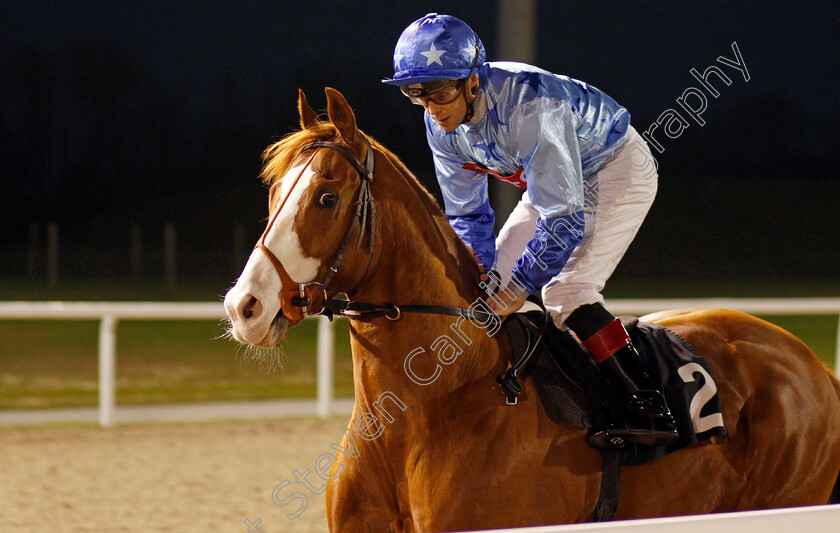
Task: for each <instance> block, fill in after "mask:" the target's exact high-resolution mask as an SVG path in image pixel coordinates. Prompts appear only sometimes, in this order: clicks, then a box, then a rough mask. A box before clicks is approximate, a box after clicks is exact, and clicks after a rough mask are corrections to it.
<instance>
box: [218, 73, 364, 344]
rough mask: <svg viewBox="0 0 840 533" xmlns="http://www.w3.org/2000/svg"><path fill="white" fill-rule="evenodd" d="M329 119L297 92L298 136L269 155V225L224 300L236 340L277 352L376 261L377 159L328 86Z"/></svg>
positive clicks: (266, 179) (264, 175)
mask: <svg viewBox="0 0 840 533" xmlns="http://www.w3.org/2000/svg"><path fill="white" fill-rule="evenodd" d="M326 95H327V114H328V121H321V120H319V119H318V117H317V115H316V114H315V112H314V111H313V110H312V108H311V107H310V106H309V104H308V103H307V100H306V96H305V95H304V94H303V92H302V91H300V92H299V98H298V110H299V112H300V124H301V130H300V131H297V132H295V133H292V134H290V135H289V136H287V137H285V138H284V139H282V140H280V141H279V142H277V143H275V144H273V145H271V146H269V147H268V148H267V149H266V150H265V152H264V153H263V163H264V165H263V170H262V178H263V181H264V182H265V183H266V185H267V186H268V187H269V197H268V207H269V218H268V223H267V225H266V228H265V231H264V232H263V235H262V236H261V237H260V240H259V241H258V242H257V245H256V247H255V248H254V250H253V252H252V253H251V256H250V258H249V259H248V262H247V264H246V265H245V269H244V270H243V271H242V274H241V275H240V277H239V279H238V280H237V282H236V284H235V285H234V286H233V288H231V289H230V290H229V291H228V293H227V295H226V296H225V309H226V311H227V315H228V317H229V319H230V324H231V328H230V335H231V336H232V337H233V338H234V339H236V340H237V341H239V342H242V343H245V344H251V345H255V346H258V347H262V348H273V347H276V346H280V345H281V344H282V343H283V342H284V340H285V336H286V332H287V331H288V329H289V327H291V326H294V325H295V324H297V323H298V322H300V321H301V320H302V319H303V318H306V316H307V315H308V314H314V313H317V312H318V311H319V310H320V307H319V306H320V305H321V304H322V302H323V301H324V300H325V299H326V298H329V297H330V296H331V295H334V294H340V293H346V292H348V291H350V290H352V289H353V288H354V287H357V286H359V285H360V284H361V283H362V282H363V280H364V278H365V275H366V274H367V272H368V270H369V268H370V265H371V261H372V260H373V255H374V246H373V243H374V240H375V238H376V237H375V233H376V227H375V224H374V220H375V218H376V214H375V211H374V208H373V203H372V200H371V197H370V184H371V181H372V180H373V158H374V152H373V148H372V146H371V144H370V141H368V139H367V138H366V137H365V136H364V135H363V134H362V133H361V132H360V131H359V130H358V128H357V127H356V118H355V116H354V114H353V111H352V110H351V109H350V106H349V105H348V104H347V101H346V100H345V98H344V96H342V95H341V93H339V92H338V91H336V90H334V89H331V88H327V89H326Z"/></svg>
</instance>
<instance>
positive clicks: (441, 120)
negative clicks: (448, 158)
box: [403, 74, 478, 131]
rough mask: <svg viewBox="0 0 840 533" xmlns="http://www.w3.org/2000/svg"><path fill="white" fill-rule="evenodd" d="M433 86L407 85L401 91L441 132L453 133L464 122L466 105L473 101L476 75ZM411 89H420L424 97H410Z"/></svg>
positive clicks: (476, 83)
mask: <svg viewBox="0 0 840 533" xmlns="http://www.w3.org/2000/svg"><path fill="white" fill-rule="evenodd" d="M434 85H437V86H436V87H435V86H434ZM434 85H433V84H422V83H421V84H416V85H409V86H408V87H406V88H405V89H403V93H405V94H406V96H409V97H410V98H411V101H412V102H413V103H415V104H417V105H422V106H423V108H424V109H425V110H426V113H428V114H429V116H430V117H432V119H434V121H435V122H437V124H438V126H440V127H441V129H442V130H443V131H454V130H455V128H457V127H458V126H460V125H461V123H463V122H464V117H465V116H466V115H467V104H468V103H472V102H473V101H475V95H476V94H477V90H476V89H477V87H478V75H477V74H473V75H472V76H470V77H469V78H468V79H463V80H451V81H445V82H444V83H443V84H441V83H440V82H437V83H435V84H434ZM412 89H420V90H421V91H422V94H423V95H424V96H420V97H412V95H411V91H412ZM444 93H446V94H444Z"/></svg>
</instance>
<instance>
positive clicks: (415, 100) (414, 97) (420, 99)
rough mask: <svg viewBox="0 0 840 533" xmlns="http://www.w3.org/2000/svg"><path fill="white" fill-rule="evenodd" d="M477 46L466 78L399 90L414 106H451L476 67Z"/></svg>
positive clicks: (403, 86) (403, 87)
mask: <svg viewBox="0 0 840 533" xmlns="http://www.w3.org/2000/svg"><path fill="white" fill-rule="evenodd" d="M479 51H480V50H479V48H478V44H476V45H475V57H473V62H472V65H470V72H469V74H467V77H466V78H461V79H458V80H437V81H429V82H426V83H423V84H421V86H420V87H409V86H407V85H402V86H400V90H401V91H402V93H403V94H404V95H406V96H407V97H409V98H410V99H411V103H412V104H414V105H422V106H425V105H426V104H428V103H429V102H432V103H434V104H437V105H446V104H451V103H452V102H454V101H455V99H456V98H458V95H459V94H460V93H461V89H462V88H463V87H464V84H465V83H467V80H468V79H470V76H472V73H473V70H475V67H476V65H478V53H479Z"/></svg>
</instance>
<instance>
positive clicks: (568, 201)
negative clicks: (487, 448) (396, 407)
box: [382, 13, 678, 448]
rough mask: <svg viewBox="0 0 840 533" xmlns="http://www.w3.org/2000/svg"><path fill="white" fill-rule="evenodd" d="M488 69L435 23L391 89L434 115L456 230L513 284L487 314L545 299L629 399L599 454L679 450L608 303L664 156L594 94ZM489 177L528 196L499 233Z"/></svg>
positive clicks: (410, 30) (545, 75) (572, 83)
mask: <svg viewBox="0 0 840 533" xmlns="http://www.w3.org/2000/svg"><path fill="white" fill-rule="evenodd" d="M485 59H486V56H485V51H484V45H483V44H482V42H481V40H480V39H479V38H478V35H476V34H475V32H473V30H472V29H471V28H470V27H469V26H467V24H466V23H464V22H463V21H461V20H459V19H457V18H455V17H452V16H449V15H438V14H436V13H430V14H428V15H426V16H425V17H423V18H421V19H418V20H416V21H415V22H413V23H412V24H411V25H410V26H408V27H407V28H406V29H405V31H403V33H402V35H400V38H399V40H398V41H397V45H396V47H395V49H394V77H393V78H389V79H385V80H382V83H385V84H389V85H397V86H399V87H400V90H401V91H402V93H403V94H404V95H405V96H407V97H408V98H409V99H410V100H411V102H412V103H414V104H417V105H421V106H423V108H424V109H425V110H426V113H425V114H424V120H425V124H426V138H427V140H428V143H429V147H430V148H431V151H432V156H433V159H434V165H435V172H436V174H437V179H438V182H439V183H440V188H441V192H442V193H443V200H444V207H445V211H446V215H447V217H448V219H449V222H450V224H451V225H452V227H453V228H454V229H455V231H456V233H457V234H458V235H459V236H460V237H461V238H462V239H463V240H464V241H465V242H466V243H467V244H468V245H469V246H470V247H471V248H472V250H473V252H474V253H475V255H476V257H477V259H478V261H479V263H480V264H481V266H482V268H483V269H485V270H486V271H492V273H493V274H495V275H491V276H490V278H489V279H496V280H499V282H500V283H501V285H502V290H501V291H500V293H499V294H496V295H494V296H493V297H491V298H489V299H488V304H489V305H490V306H491V307H492V308H493V310H494V311H496V312H497V313H499V314H500V315H501V316H506V315H508V314H510V313H513V312H515V311H516V310H517V309H519V308H520V307H521V306H522V305H523V304H524V302H525V298H526V297H527V295H528V293H534V292H541V295H542V299H543V303H544V304H545V307H546V309H547V310H548V311H549V313H550V314H551V317H552V320H553V321H554V323H555V324H556V325H557V327H559V328H561V329H564V328H569V329H571V330H572V331H573V332H574V333H575V335H576V336H577V337H578V338H579V339H580V340H581V341H582V344H583V346H584V347H585V348H586V349H587V350H588V352H589V353H590V354H591V355H592V357H593V358H594V359H595V361H596V362H597V363H598V368H599V369H600V370H601V373H602V375H603V376H604V377H605V378H606V380H607V381H608V382H609V383H610V385H611V386H613V387H615V388H616V389H617V391H618V392H619V393H620V394H621V395H622V396H623V397H625V398H627V401H626V405H625V406H624V408H623V409H618V410H620V411H623V412H624V413H625V415H624V416H621V417H620V419H618V418H617V417H613V420H612V421H611V422H609V423H608V424H606V426H605V427H603V428H596V429H593V430H591V431H590V435H589V437H588V440H589V442H590V444H591V445H593V446H595V447H598V448H609V447H611V446H621V445H623V442H636V443H641V444H648V445H656V446H660V445H666V446H667V445H669V444H673V443H674V442H675V441H676V440H677V438H678V436H677V431H676V424H675V422H674V419H673V417H672V416H671V413H670V411H669V409H668V406H667V405H666V403H665V399H664V397H663V395H662V393H661V392H659V391H658V390H656V389H655V387H654V386H653V385H652V384H651V380H650V378H649V376H647V374H646V372H645V370H644V369H643V367H642V363H641V361H640V359H639V357H638V353H637V352H636V350H635V348H634V347H633V344H632V342H631V340H630V337H629V336H628V334H627V332H626V331H625V329H624V327H623V326H622V325H621V322H619V320H618V319H617V318H615V317H614V316H613V315H612V314H611V313H610V312H609V311H607V309H606V308H605V307H604V297H603V296H602V295H601V291H602V290H603V287H604V284H605V283H606V281H607V279H608V278H609V276H610V275H611V274H612V272H613V270H614V269H615V267H616V265H617V264H618V262H619V260H620V259H621V257H622V256H623V255H624V252H625V251H626V250H627V247H628V246H629V244H630V242H631V241H632V240H633V238H634V237H635V235H636V232H637V231H638V229H639V226H641V224H642V221H643V220H644V218H645V215H646V214H647V211H648V209H649V208H650V205H651V203H652V202H653V198H654V196H655V194H656V186H657V174H656V163H655V160H654V159H653V157H652V156H651V154H650V150H649V149H648V146H647V144H646V143H645V142H644V140H643V139H642V138H641V137H640V136H639V135H638V134H637V133H636V131H635V130H634V129H633V127H632V126H631V125H630V114H629V113H628V112H627V110H626V109H624V108H623V107H621V106H619V105H618V104H617V103H616V102H615V101H614V100H613V99H612V98H610V97H609V96H607V95H606V94H604V93H603V92H601V91H600V90H598V89H596V88H595V87H592V86H591V85H587V84H586V83H584V82H581V81H578V80H575V79H572V78H569V77H566V76H562V75H559V74H552V73H550V72H547V71H545V70H542V69H539V68H536V67H533V66H531V65H527V64H523V63H513V62H485ZM488 175H491V176H493V177H495V178H498V179H501V180H503V181H506V182H507V183H510V184H511V185H513V186H515V187H518V188H519V189H522V190H524V193H523V194H522V198H521V200H520V201H519V203H518V205H517V206H516V208H515V209H514V210H513V212H512V213H511V215H510V217H509V218H508V220H507V221H506V222H505V224H504V226H503V227H502V229H501V231H500V232H499V235H498V237H496V235H495V234H494V231H493V224H494V214H493V210H492V209H491V207H490V203H489V201H488V194H487V176H488ZM496 273H498V274H496ZM485 279H488V277H487V276H485ZM485 286H486V285H485ZM502 294H504V295H506V297H507V299H508V302H507V303H505V302H503V301H502V300H501V298H500V295H502Z"/></svg>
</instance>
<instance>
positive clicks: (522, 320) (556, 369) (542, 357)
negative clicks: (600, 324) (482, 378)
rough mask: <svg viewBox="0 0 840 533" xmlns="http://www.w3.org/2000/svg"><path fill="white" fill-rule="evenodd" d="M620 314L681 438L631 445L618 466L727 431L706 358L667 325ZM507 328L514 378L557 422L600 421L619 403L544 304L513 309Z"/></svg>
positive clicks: (585, 425) (594, 423) (595, 423)
mask: <svg viewBox="0 0 840 533" xmlns="http://www.w3.org/2000/svg"><path fill="white" fill-rule="evenodd" d="M620 318H621V322H622V324H623V325H624V327H625V329H626V330H627V332H628V333H629V335H630V338H631V339H632V341H633V344H634V346H635V347H636V349H637V350H638V352H639V356H640V358H641V360H642V363H643V364H644V366H645V367H646V370H647V371H648V373H649V374H650V376H651V378H652V379H653V380H654V382H655V383H656V384H657V385H659V386H660V389H659V390H661V391H662V392H663V394H664V395H665V398H666V401H667V402H668V405H669V407H670V409H671V412H672V414H673V416H674V418H675V420H676V422H677V428H678V430H679V433H680V439H679V441H677V442H676V443H675V444H674V445H672V446H669V447H668V448H651V447H649V446H641V445H629V446H628V447H627V448H626V449H624V450H622V451H621V452H619V453H620V463H621V465H639V464H644V463H646V462H649V461H652V460H654V459H658V458H660V457H663V456H664V455H666V454H669V453H672V452H674V451H677V450H679V449H682V448H684V447H686V446H690V445H692V444H695V443H697V442H700V441H702V440H706V439H710V438H712V437H722V438H723V437H725V434H726V433H725V429H724V427H723V416H722V414H721V406H720V399H719V396H718V394H717V386H716V384H715V381H714V378H713V376H712V372H711V369H710V368H709V366H708V364H707V363H706V361H705V359H704V358H703V357H702V356H701V355H700V354H699V353H698V352H697V350H696V349H695V348H694V347H693V346H692V345H691V344H690V343H688V342H687V341H686V340H685V339H683V338H682V337H680V336H679V335H677V334H676V333H675V332H673V331H671V330H669V329H668V328H665V327H664V326H661V325H659V324H652V323H646V322H640V321H639V319H637V318H635V317H620ZM505 327H506V328H507V332H508V336H509V339H510V343H511V348H512V352H511V353H512V354H513V355H512V358H513V360H512V361H511V364H512V369H516V371H514V372H513V374H514V376H515V378H518V379H524V380H528V379H530V380H531V381H532V382H533V384H534V387H535V388H536V390H537V395H538V396H539V399H540V402H541V403H542V405H543V407H544V409H545V412H546V415H547V416H548V418H549V419H550V420H551V421H553V422H554V423H556V424H559V425H564V426H573V427H580V428H592V427H599V426H600V425H601V422H602V421H603V419H604V418H605V417H607V416H608V409H609V408H610V406H613V405H618V404H621V401H620V399H619V398H617V396H616V395H617V393H616V392H615V391H614V390H612V388H611V387H609V386H607V385H606V384H605V382H604V380H603V378H602V377H601V376H600V375H599V373H598V369H597V368H596V366H595V362H594V361H593V360H592V357H590V355H589V354H588V353H587V352H586V349H585V348H583V346H582V345H581V344H580V342H579V341H578V340H577V338H576V337H575V336H574V335H573V334H572V333H570V332H568V331H563V330H560V329H558V328H557V327H556V326H555V325H554V322H553V321H552V320H551V319H550V318H549V317H548V315H547V313H545V311H544V310H543V309H540V308H537V307H535V306H534V307H531V308H530V309H525V310H524V312H520V313H515V314H513V315H511V317H509V319H508V320H507V321H506V322H505ZM510 375H511V370H509V371H508V375H507V377H508V378H509V377H510ZM514 381H515V380H514ZM500 382H501V383H502V386H503V390H504V391H505V392H506V394H508V400H509V403H512V402H511V401H510V399H511V394H510V389H509V388H508V387H505V383H504V379H500ZM517 385H518V384H517Z"/></svg>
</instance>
